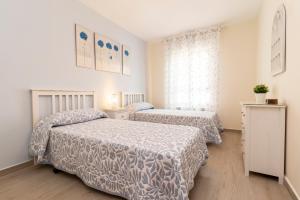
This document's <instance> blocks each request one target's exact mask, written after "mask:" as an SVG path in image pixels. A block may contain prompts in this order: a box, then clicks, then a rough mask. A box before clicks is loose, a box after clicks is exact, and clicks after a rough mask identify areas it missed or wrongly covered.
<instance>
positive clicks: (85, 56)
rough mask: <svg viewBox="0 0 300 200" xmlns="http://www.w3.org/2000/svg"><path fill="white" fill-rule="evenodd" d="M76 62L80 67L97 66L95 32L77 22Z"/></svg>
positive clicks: (91, 67)
mask: <svg viewBox="0 0 300 200" xmlns="http://www.w3.org/2000/svg"><path fill="white" fill-rule="evenodd" d="M75 32H76V33H75V34H76V37H75V38H76V64H77V66H78V67H85V68H90V69H94V68H95V55H94V37H93V32H92V31H90V30H88V29H87V28H85V27H83V26H81V25H78V24H76V25H75Z"/></svg>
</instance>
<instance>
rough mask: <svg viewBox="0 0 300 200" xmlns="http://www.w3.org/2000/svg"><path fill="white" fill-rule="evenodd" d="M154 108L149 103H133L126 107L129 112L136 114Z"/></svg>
mask: <svg viewBox="0 0 300 200" xmlns="http://www.w3.org/2000/svg"><path fill="white" fill-rule="evenodd" d="M153 108H154V106H153V105H152V104H151V103H147V102H142V103H133V104H130V105H128V106H127V107H126V109H127V110H128V111H129V112H137V111H141V110H148V109H153Z"/></svg>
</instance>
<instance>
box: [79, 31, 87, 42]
mask: <svg viewBox="0 0 300 200" xmlns="http://www.w3.org/2000/svg"><path fill="white" fill-rule="evenodd" d="M80 38H81V39H83V40H87V39H88V36H87V34H86V33H85V32H81V33H80Z"/></svg>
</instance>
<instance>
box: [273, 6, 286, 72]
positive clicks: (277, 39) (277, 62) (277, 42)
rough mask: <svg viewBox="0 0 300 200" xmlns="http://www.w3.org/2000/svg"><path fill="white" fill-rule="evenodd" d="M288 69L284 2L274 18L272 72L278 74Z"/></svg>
mask: <svg viewBox="0 0 300 200" xmlns="http://www.w3.org/2000/svg"><path fill="white" fill-rule="evenodd" d="M285 69H286V10H285V7H284V5H283V4H282V5H281V6H280V7H279V8H278V9H277V10H276V13H275V15H274V18H273V26H272V43H271V73H272V75H273V76H276V75H278V74H280V73H283V72H284V71H285Z"/></svg>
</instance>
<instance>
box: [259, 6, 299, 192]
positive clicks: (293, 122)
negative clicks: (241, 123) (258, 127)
mask: <svg viewBox="0 0 300 200" xmlns="http://www.w3.org/2000/svg"><path fill="white" fill-rule="evenodd" d="M282 2H284V3H285V5H286V13H287V30H286V34H287V35H286V42H287V44H286V47H287V49H286V56H287V57H286V72H285V73H283V74H280V75H278V76H275V77H272V76H271V66H270V57H271V32H272V22H273V16H274V13H275V11H276V9H277V8H278V6H279V5H280V4H281V3H282ZM299 47H300V1H299V0H285V1H282V0H265V1H263V5H262V9H261V11H260V16H259V40H258V49H259V52H258V71H257V72H258V82H261V83H265V84H267V85H269V86H270V89H271V92H270V94H268V95H269V97H274V98H278V99H279V101H280V102H282V103H286V104H287V106H288V109H287V129H286V131H287V132H286V175H287V177H288V179H289V180H290V182H291V183H292V185H293V186H294V188H295V190H296V191H297V193H298V195H299V194H300V173H299V166H300V156H299V152H300V134H299V126H298V125H299V119H300V104H299V102H300V91H299V84H300V68H299V66H300V59H299V56H300V53H299V52H300V51H299Z"/></svg>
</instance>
